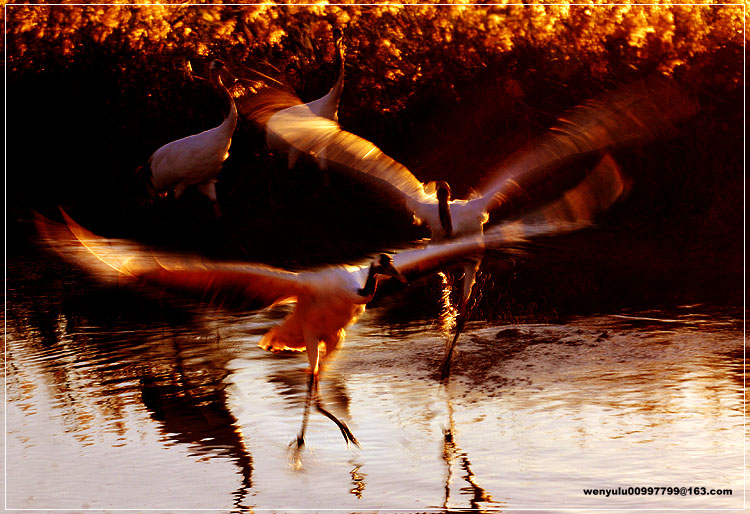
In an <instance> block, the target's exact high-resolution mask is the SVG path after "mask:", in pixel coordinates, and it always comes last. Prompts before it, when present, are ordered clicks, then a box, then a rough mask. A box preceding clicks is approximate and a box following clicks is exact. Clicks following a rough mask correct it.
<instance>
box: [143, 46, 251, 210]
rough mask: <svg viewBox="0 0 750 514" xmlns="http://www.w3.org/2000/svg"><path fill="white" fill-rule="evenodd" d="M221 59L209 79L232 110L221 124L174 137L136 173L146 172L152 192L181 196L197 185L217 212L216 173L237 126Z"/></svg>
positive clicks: (212, 65) (211, 70)
mask: <svg viewBox="0 0 750 514" xmlns="http://www.w3.org/2000/svg"><path fill="white" fill-rule="evenodd" d="M223 67H224V65H223V63H222V62H221V61H218V60H215V61H213V62H211V66H210V69H209V74H210V79H209V80H210V82H211V84H212V85H213V86H214V87H216V88H217V89H218V90H219V91H220V92H221V94H222V96H223V97H224V98H225V99H226V100H227V101H228V103H229V114H227V116H226V118H225V119H224V121H223V122H222V123H221V125H219V126H218V127H214V128H212V129H209V130H206V131H203V132H201V133H199V134H194V135H192V136H187V137H184V138H182V139H178V140H177V141H172V142H171V143H167V144H166V145H164V146H162V147H161V148H159V149H158V150H156V151H155V152H154V153H153V155H152V156H151V158H150V159H149V161H148V165H147V166H141V167H140V168H139V169H138V170H137V172H136V173H137V174H138V175H141V176H145V177H146V180H147V181H148V186H147V187H148V188H149V189H150V190H151V191H152V193H166V192H169V191H173V192H174V196H175V198H177V199H179V198H180V197H181V196H182V194H183V193H184V192H185V190H186V189H187V188H188V187H190V186H198V188H199V189H200V191H201V192H202V193H203V194H204V195H206V196H207V197H208V199H209V200H211V203H212V204H213V206H214V212H215V213H216V215H217V216H219V215H220V214H221V210H220V208H219V203H218V199H217V197H216V177H217V175H218V174H219V172H220V171H221V168H222V165H223V164H224V161H225V160H226V159H227V157H229V147H230V146H231V144H232V134H233V133H234V129H235V127H236V126H237V107H236V106H235V103H234V99H233V98H232V95H231V94H230V93H229V91H228V90H227V88H226V86H225V85H224V84H223V82H222V80H221V70H222V69H223Z"/></svg>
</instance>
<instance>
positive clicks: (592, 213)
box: [484, 154, 630, 248]
mask: <svg viewBox="0 0 750 514" xmlns="http://www.w3.org/2000/svg"><path fill="white" fill-rule="evenodd" d="M629 190H630V181H629V179H628V178H627V177H626V176H625V175H623V173H622V170H621V169H620V167H619V166H618V164H617V162H616V161H615V160H614V159H613V158H612V156H611V155H609V154H607V155H605V156H604V157H603V158H602V159H601V161H599V164H598V165H597V166H596V167H595V168H594V169H593V170H592V171H591V172H590V173H589V174H588V175H586V177H585V178H584V179H583V180H582V181H581V182H580V183H579V184H578V185H577V186H575V187H573V188H572V189H569V190H568V191H567V192H565V194H563V195H562V197H560V199H558V200H557V201H555V202H552V203H550V204H548V205H546V206H544V207H542V208H540V209H538V210H536V211H533V212H531V213H529V214H526V215H525V216H523V217H522V218H520V219H518V220H515V221H509V222H506V223H502V224H500V225H497V226H495V227H492V228H490V229H488V230H485V233H484V238H485V244H486V245H487V246H488V247H493V248H496V247H502V246H504V245H506V244H517V243H520V242H523V241H529V240H531V239H533V238H534V237H544V236H551V235H557V234H564V233H566V232H572V231H575V230H580V229H583V228H586V227H589V226H591V224H592V223H593V221H594V219H595V218H596V217H597V216H598V215H600V214H601V213H602V212H604V211H606V210H607V209H608V208H609V207H610V206H612V204H613V203H615V202H616V201H617V200H619V199H621V198H623V197H624V196H625V195H626V194H627V193H628V191H629Z"/></svg>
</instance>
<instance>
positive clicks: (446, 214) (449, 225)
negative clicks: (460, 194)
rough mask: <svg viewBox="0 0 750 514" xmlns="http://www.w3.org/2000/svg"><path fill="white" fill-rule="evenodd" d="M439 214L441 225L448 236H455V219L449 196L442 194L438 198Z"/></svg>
mask: <svg viewBox="0 0 750 514" xmlns="http://www.w3.org/2000/svg"><path fill="white" fill-rule="evenodd" d="M438 215H439V216H440V226H442V227H443V231H444V232H445V235H446V236H447V237H452V236H453V219H452V217H451V206H450V201H449V200H448V197H447V196H443V195H441V196H440V197H439V198H438Z"/></svg>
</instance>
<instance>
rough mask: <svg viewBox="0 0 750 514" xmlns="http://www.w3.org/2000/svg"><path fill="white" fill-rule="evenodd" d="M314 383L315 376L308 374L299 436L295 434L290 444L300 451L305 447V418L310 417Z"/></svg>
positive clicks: (315, 387) (314, 388)
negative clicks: (294, 438) (295, 445)
mask: <svg viewBox="0 0 750 514" xmlns="http://www.w3.org/2000/svg"><path fill="white" fill-rule="evenodd" d="M316 381H317V376H316V374H315V373H310V380H309V381H308V383H307V396H306V397H305V410H304V411H303V412H302V427H300V430H299V434H297V440H296V441H292V444H295V443H296V444H297V449H302V448H304V446H305V430H307V418H308V417H309V416H310V404H311V403H312V398H313V395H314V394H316V393H315V390H316V389H317V384H316Z"/></svg>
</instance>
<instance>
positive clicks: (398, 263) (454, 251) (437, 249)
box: [393, 235, 484, 280]
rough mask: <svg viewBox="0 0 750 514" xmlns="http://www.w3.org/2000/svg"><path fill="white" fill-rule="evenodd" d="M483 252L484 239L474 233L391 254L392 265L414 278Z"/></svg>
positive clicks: (409, 277)
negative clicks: (473, 234)
mask: <svg viewBox="0 0 750 514" xmlns="http://www.w3.org/2000/svg"><path fill="white" fill-rule="evenodd" d="M483 252H484V241H483V240H482V237H481V236H479V235H475V236H469V237H463V238H459V239H453V240H451V241H447V242H445V243H439V244H430V245H428V246H426V247H424V248H418V249H414V250H405V251H402V252H399V253H397V254H396V255H394V256H393V266H394V267H395V268H396V269H397V270H398V271H400V272H401V274H403V275H404V276H405V277H406V278H407V279H409V280H414V279H416V278H418V277H419V276H421V275H426V274H429V273H432V272H435V271H438V270H440V269H442V268H443V267H444V266H446V265H448V264H451V263H454V262H457V261H461V260H465V259H471V258H476V257H478V256H480V255H481V254H482V253H483Z"/></svg>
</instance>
